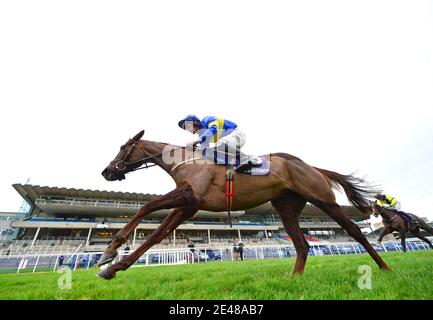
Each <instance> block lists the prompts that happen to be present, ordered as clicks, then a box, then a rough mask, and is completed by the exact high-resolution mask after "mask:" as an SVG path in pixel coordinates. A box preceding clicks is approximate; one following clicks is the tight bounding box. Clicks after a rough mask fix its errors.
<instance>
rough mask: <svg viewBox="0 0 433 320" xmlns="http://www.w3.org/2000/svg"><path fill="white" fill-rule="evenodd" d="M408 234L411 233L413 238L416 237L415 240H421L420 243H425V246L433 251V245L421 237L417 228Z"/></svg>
mask: <svg viewBox="0 0 433 320" xmlns="http://www.w3.org/2000/svg"><path fill="white" fill-rule="evenodd" d="M410 232H411V233H412V234H413V235H414V236H415V237H417V238H419V239H421V240H422V241H424V242H425V243H427V244H428V245H429V246H430V248H432V249H433V245H432V243H431V242H430V240H429V239H427V238H426V237H424V236H422V235H421V233H420V231H419V228H415V229H414V230H411V231H410Z"/></svg>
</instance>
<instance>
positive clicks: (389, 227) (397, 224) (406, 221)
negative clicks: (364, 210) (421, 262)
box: [371, 194, 433, 252]
mask: <svg viewBox="0 0 433 320" xmlns="http://www.w3.org/2000/svg"><path fill="white" fill-rule="evenodd" d="M376 198H377V199H378V200H377V201H376V202H372V203H371V209H372V212H373V215H374V216H375V217H379V216H381V217H382V223H383V225H384V229H383V231H382V233H381V234H380V236H379V239H378V240H377V243H378V245H380V244H381V242H382V239H383V237H384V236H386V235H387V234H390V233H392V232H393V231H396V232H398V234H399V236H400V241H401V245H402V247H403V251H404V252H406V234H407V233H409V232H410V233H411V234H413V235H414V236H415V237H417V238H419V239H421V240H422V241H424V242H425V243H427V244H428V245H429V246H430V248H431V249H433V245H432V243H431V242H430V240H429V239H427V238H426V237H424V236H422V235H421V230H420V229H423V230H424V231H425V232H427V233H428V234H430V235H432V236H433V228H432V227H430V226H429V225H428V224H427V223H426V222H425V221H424V220H423V219H421V218H420V217H418V216H417V215H415V214H413V213H406V212H404V211H401V210H400V208H401V207H400V204H399V202H397V201H396V200H395V198H393V197H391V196H389V195H382V194H378V195H376Z"/></svg>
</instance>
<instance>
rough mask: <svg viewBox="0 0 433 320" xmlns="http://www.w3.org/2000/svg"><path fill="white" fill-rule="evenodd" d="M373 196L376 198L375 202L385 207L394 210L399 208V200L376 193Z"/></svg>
mask: <svg viewBox="0 0 433 320" xmlns="http://www.w3.org/2000/svg"><path fill="white" fill-rule="evenodd" d="M374 197H375V198H376V199H377V204H378V205H379V206H381V207H387V208H390V209H395V210H400V208H401V204H400V202H398V201H397V199H395V198H394V197H391V196H390V195H387V194H381V193H377V194H376V195H375V196H374Z"/></svg>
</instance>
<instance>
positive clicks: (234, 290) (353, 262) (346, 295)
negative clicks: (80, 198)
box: [0, 251, 433, 300]
mask: <svg viewBox="0 0 433 320" xmlns="http://www.w3.org/2000/svg"><path fill="white" fill-rule="evenodd" d="M381 256H382V257H383V258H384V260H385V261H386V262H387V263H388V264H389V265H390V266H391V268H392V270H393V271H392V272H386V271H380V270H379V269H378V267H377V266H376V265H375V263H374V262H373V260H372V259H371V258H370V257H369V256H368V255H366V254H357V255H341V256H324V257H309V259H308V261H307V267H306V270H305V273H304V275H303V276H292V275H291V271H292V269H293V265H294V262H295V259H294V258H284V259H267V260H259V261H256V260H252V261H223V262H209V263H199V264H193V265H179V266H159V267H141V268H131V269H129V270H127V271H125V272H119V273H118V274H117V276H116V278H115V279H113V280H111V281H106V280H103V279H100V278H97V277H96V276H95V274H96V272H97V270H96V269H91V270H89V271H84V270H83V271H75V272H73V273H72V287H71V289H63V290H62V289H59V287H58V280H59V278H60V277H62V275H63V274H60V273H56V272H47V273H37V274H18V275H11V274H7V275H6V274H3V275H0V299H3V300H7V299H23V300H27V299H42V300H45V299H50V300H51V299H115V300H118V299H130V300H133V299H152V300H157V299H164V300H166V299H212V300H221V299H433V251H420V252H408V253H406V254H404V253H382V254H381ZM362 265H367V266H370V267H371V270H372V276H371V285H372V288H371V289H364V290H361V289H360V288H359V287H358V279H359V277H360V276H361V274H360V273H358V268H359V266H362Z"/></svg>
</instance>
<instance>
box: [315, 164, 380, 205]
mask: <svg viewBox="0 0 433 320" xmlns="http://www.w3.org/2000/svg"><path fill="white" fill-rule="evenodd" d="M314 168H315V169H316V170H318V171H319V172H320V173H321V174H323V175H324V176H325V177H327V178H328V179H329V180H331V184H332V186H333V187H335V188H336V189H340V186H341V187H343V190H344V192H345V193H346V196H347V198H348V199H349V201H350V202H351V203H352V204H353V205H354V206H355V208H357V209H358V210H359V211H361V212H362V213H364V214H370V212H371V209H370V199H373V197H374V195H375V194H376V193H378V192H380V190H377V187H376V186H372V185H370V184H369V183H368V182H366V181H365V180H364V179H361V178H357V177H355V176H354V175H353V174H350V175H343V174H339V173H337V172H333V171H329V170H325V169H320V168H316V167H314Z"/></svg>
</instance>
